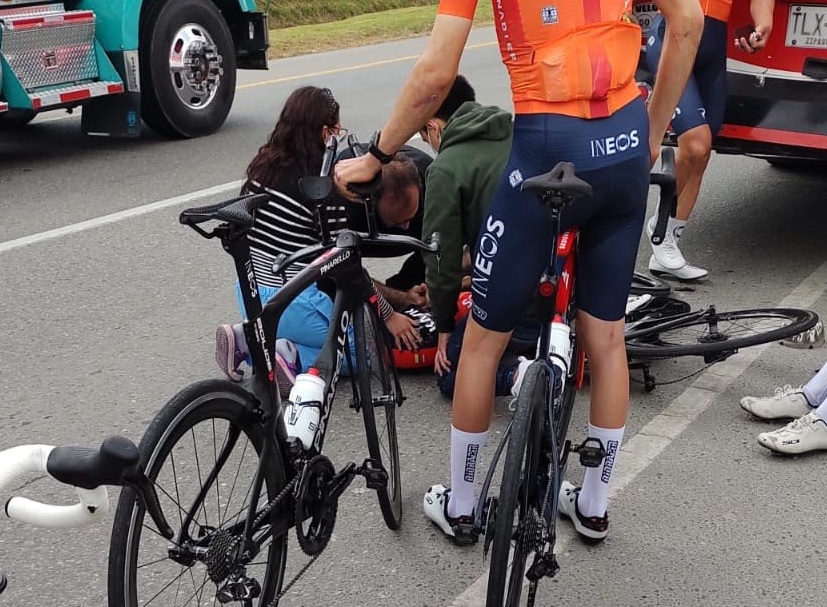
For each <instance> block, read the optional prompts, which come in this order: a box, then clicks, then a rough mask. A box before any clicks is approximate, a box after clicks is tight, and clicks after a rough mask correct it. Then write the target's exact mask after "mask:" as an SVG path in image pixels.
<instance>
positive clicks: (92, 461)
mask: <svg viewBox="0 0 827 607" xmlns="http://www.w3.org/2000/svg"><path fill="white" fill-rule="evenodd" d="M139 460H140V455H139V453H138V448H137V447H136V446H135V445H134V443H132V441H130V440H129V439H127V438H124V437H122V436H111V437H109V438H107V439H106V440H104V441H103V443H102V444H101V446H100V447H99V448H97V449H93V448H89V447H54V446H51V445H21V446H18V447H12V448H10V449H6V450H4V451H0V494H2V491H3V490H4V489H5V488H6V487H8V486H9V485H10V484H11V483H12V482H13V481H14V480H15V479H16V478H18V477H20V476H22V475H24V474H30V473H40V474H43V473H45V474H48V475H49V476H51V477H52V478H54V479H55V480H57V481H59V482H61V483H63V484H66V485H70V486H73V487H74V488H75V491H76V493H77V495H78V500H79V501H78V503H77V504H74V505H72V506H55V505H51V504H44V503H42V502H37V501H34V500H31V499H28V498H25V497H19V496H14V497H12V498H11V499H9V500H8V502H6V507H5V511H6V515H7V516H8V517H9V518H12V519H15V520H17V521H21V522H24V523H28V524H30V525H35V526H37V527H45V528H49V529H67V528H70V527H79V526H83V525H87V524H90V523H93V522H95V521H97V520H98V519H100V518H101V517H103V515H104V514H106V512H107V511H108V508H109V500H108V493H107V490H106V485H114V486H121V487H129V488H131V489H133V490H134V491H136V493H137V494H138V496H139V498H140V499H141V501H142V502H143V504H144V507H145V508H146V509H147V512H148V513H149V514H150V516H151V517H152V518H153V520H154V522H155V524H156V525H157V526H158V529H159V531H160V532H161V533H162V534H163V535H164V536H165V537H167V538H168V539H171V538H172V537H173V535H174V533H173V531H172V529H171V528H170V526H169V524H168V523H167V522H166V520H165V519H164V516H163V514H162V512H161V507H160V505H159V503H158V496H157V495H156V493H155V488H154V487H153V486H152V483H151V482H150V481H149V479H147V477H146V475H145V474H144V471H143V469H142V468H141V466H140V463H139Z"/></svg>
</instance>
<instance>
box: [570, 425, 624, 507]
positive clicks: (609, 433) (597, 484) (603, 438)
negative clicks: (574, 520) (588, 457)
mask: <svg viewBox="0 0 827 607" xmlns="http://www.w3.org/2000/svg"><path fill="white" fill-rule="evenodd" d="M625 429H626V427H625V426H624V427H622V428H599V427H597V426H592V425H591V424H589V438H597V439H599V440H600V442H602V443H603V448H604V449H605V450H606V458H605V459H604V460H603V465H602V466H598V467H597V468H586V476H585V478H584V479H583V488H582V489H581V490H580V496H579V497H578V498H577V509H578V510H579V511H580V514H582V515H583V516H586V517H589V516H603V515H604V514H606V509H607V507H608V506H609V481H610V480H611V478H612V470H613V468H614V465H615V462H616V461H617V455H618V451H620V444H621V443H622V442H623V431H624V430H625Z"/></svg>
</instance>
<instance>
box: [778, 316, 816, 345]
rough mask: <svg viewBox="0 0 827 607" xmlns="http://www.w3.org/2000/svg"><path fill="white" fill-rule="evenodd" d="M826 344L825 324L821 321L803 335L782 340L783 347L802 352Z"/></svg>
mask: <svg viewBox="0 0 827 607" xmlns="http://www.w3.org/2000/svg"><path fill="white" fill-rule="evenodd" d="M823 343H824V323H822V322H821V321H820V320H819V321H818V322H817V323H816V324H814V325H813V328H812V329H807V330H806V331H804V332H802V333H798V334H797V335H793V336H792V337H788V338H787V339H782V340H781V345H782V346H787V347H788V348H799V349H801V350H812V349H813V348H814V347H816V346H817V345H820V344H823Z"/></svg>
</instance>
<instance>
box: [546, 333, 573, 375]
mask: <svg viewBox="0 0 827 607" xmlns="http://www.w3.org/2000/svg"><path fill="white" fill-rule="evenodd" d="M549 359H550V360H551V363H552V364H554V365H557V366H558V367H560V369H561V370H562V371H563V377H565V376H566V374H568V372H569V367H570V366H571V329H569V326H568V325H567V324H566V323H563V322H557V321H554V322H552V323H551V340H550V343H549Z"/></svg>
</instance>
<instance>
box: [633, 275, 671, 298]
mask: <svg viewBox="0 0 827 607" xmlns="http://www.w3.org/2000/svg"><path fill="white" fill-rule="evenodd" d="M671 292H672V287H671V285H670V284H669V283H668V282H666V281H665V280H661V279H660V278H657V277H655V276H649V275H647V274H642V273H640V272H635V273H634V275H633V276H632V284H631V286H630V287H629V293H630V294H631V295H651V296H652V297H666V296H667V295H669V293H671Z"/></svg>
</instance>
